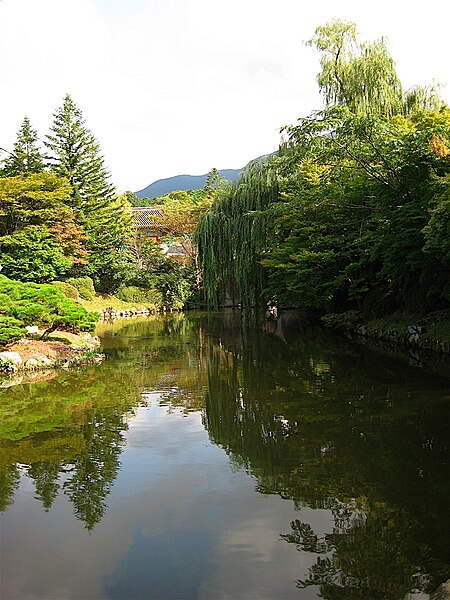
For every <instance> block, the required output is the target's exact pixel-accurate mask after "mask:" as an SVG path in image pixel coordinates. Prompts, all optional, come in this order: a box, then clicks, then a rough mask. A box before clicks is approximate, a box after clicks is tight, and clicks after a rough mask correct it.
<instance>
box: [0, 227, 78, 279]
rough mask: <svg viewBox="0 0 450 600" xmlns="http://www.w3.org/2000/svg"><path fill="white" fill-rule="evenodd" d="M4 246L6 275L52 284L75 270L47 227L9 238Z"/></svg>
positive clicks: (6, 238) (7, 236) (26, 231)
mask: <svg viewBox="0 0 450 600" xmlns="http://www.w3.org/2000/svg"><path fill="white" fill-rule="evenodd" d="M0 244H1V256H2V267H3V273H4V274H5V275H7V276H8V277H12V278H14V279H19V280H20V281H40V282H45V281H51V280H52V279H56V278H57V277H58V276H60V275H62V274H63V273H65V272H66V271H67V270H68V269H69V268H70V267H71V266H72V260H70V259H69V258H67V257H66V256H64V252H63V248H62V247H61V246H60V245H59V244H57V243H56V242H55V240H54V239H53V238H52V237H51V235H50V234H49V233H48V231H47V229H46V228H45V227H28V228H27V229H24V230H23V231H18V232H15V233H13V234H11V235H5V236H3V237H2V238H0Z"/></svg>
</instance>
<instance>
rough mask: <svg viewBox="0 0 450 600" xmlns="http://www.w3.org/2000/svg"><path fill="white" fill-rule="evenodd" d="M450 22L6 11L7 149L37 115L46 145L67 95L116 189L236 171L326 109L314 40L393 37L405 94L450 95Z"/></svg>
mask: <svg viewBox="0 0 450 600" xmlns="http://www.w3.org/2000/svg"><path fill="white" fill-rule="evenodd" d="M448 13H449V9H448V8H447V7H446V4H445V3H444V2H441V1H437V0H434V1H433V0H431V1H430V2H428V4H427V9H426V10H421V11H416V12H414V11H413V10H412V8H411V4H410V3H406V2H397V3H393V2H391V1H388V0H380V2H378V3H377V4H376V5H367V4H363V3H360V2H356V1H354V0H342V1H341V2H340V3H339V5H336V3H335V2H334V1H333V2H332V1H331V0H323V1H322V2H320V3H309V4H305V3H301V2H299V1H298V0H279V1H278V2H277V3H274V2H272V1H270V2H269V1H268V0H228V1H227V2H220V3H219V2H217V1H216V2H211V1H210V0H115V1H114V0H77V2H73V1H72V2H71V1H69V0H2V1H1V2H0V61H1V62H0V64H1V85H2V90H1V94H2V111H1V114H0V133H1V139H0V146H1V147H7V148H8V147H11V145H12V143H13V142H14V139H15V132H16V131H17V129H18V128H19V126H20V123H21V121H22V119H23V117H24V115H25V114H28V115H29V117H30V119H31V121H32V124H33V126H34V127H36V128H37V129H38V130H39V133H40V135H41V137H43V136H44V135H45V133H46V132H47V131H48V128H49V126H50V124H51V121H52V113H53V112H54V111H55V109H56V108H57V107H58V106H59V105H60V104H61V102H62V98H63V96H64V94H65V93H66V92H69V93H71V95H72V97H73V99H74V100H75V102H76V103H77V104H78V106H79V107H80V108H81V110H82V111H83V114H84V116H85V118H86V122H87V125H88V126H89V127H90V128H91V130H92V131H93V133H94V134H95V135H96V137H97V138H98V139H99V141H100V144H101V146H102V149H103V152H104V154H105V158H106V161H107V163H108V165H109V167H110V169H111V171H112V175H113V181H114V183H115V184H116V185H117V186H118V188H119V189H122V190H123V189H132V190H136V189H139V188H141V187H144V186H145V185H147V184H149V183H150V182H151V181H153V180H155V179H159V178H162V177H168V176H171V175H176V174H179V173H191V174H200V173H204V172H206V171H208V170H209V169H210V168H211V167H212V166H215V167H217V168H233V167H234V168H236V167H240V166H243V165H244V164H245V163H246V162H247V161H248V160H250V159H251V158H254V157H256V156H258V155H260V154H263V153H266V152H270V151H272V150H274V149H275V148H276V147H277V144H278V141H279V135H278V130H279V128H280V127H281V126H283V125H285V124H287V123H292V122H294V121H295V119H296V118H297V117H299V116H301V115H305V114H307V113H308V112H310V111H311V110H313V109H314V108H318V107H319V106H320V105H321V101H320V98H319V96H318V93H317V86H316V83H315V74H316V72H317V70H318V62H317V56H316V55H315V53H314V51H313V50H311V49H310V48H307V47H305V45H304V44H303V41H304V40H305V39H307V38H308V37H310V36H311V35H312V34H313V32H314V28H315V27H316V26H317V25H318V24H320V23H324V22H325V21H326V20H328V19H330V18H333V17H335V16H338V17H341V18H346V19H349V20H352V21H355V22H356V23H357V25H358V29H359V31H360V33H361V37H362V39H374V38H379V37H381V36H382V35H386V37H387V38H388V43H389V48H390V50H391V52H392V54H393V56H394V58H395V59H396V62H397V67H398V71H399V73H400V76H401V77H402V80H403V82H404V84H405V87H409V86H410V85H413V84H416V83H419V84H427V83H430V82H431V81H432V80H433V78H434V79H436V80H438V81H443V82H446V81H447V82H449V86H448V87H447V89H446V90H444V96H445V97H446V98H447V100H448V99H449V97H450V80H449V75H448V69H447V56H448V52H447V43H446V31H445V28H446V25H445V24H446V22H447V18H448V16H449V15H448Z"/></svg>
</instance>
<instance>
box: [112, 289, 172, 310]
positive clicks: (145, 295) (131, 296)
mask: <svg viewBox="0 0 450 600" xmlns="http://www.w3.org/2000/svg"><path fill="white" fill-rule="evenodd" d="M116 296H117V298H119V300H123V302H135V303H136V304H148V305H149V306H150V305H154V306H161V305H162V303H163V298H162V294H161V292H159V291H157V290H154V289H151V288H141V287H137V286H134V285H132V286H121V287H120V288H119V290H118V291H117V292H116Z"/></svg>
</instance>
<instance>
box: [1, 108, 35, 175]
mask: <svg viewBox="0 0 450 600" xmlns="http://www.w3.org/2000/svg"><path fill="white" fill-rule="evenodd" d="M3 165H4V166H3V169H2V174H3V175H4V176H5V177H16V176H17V175H28V174H30V173H42V171H43V170H44V158H43V156H42V154H41V152H40V150H39V148H38V135H37V131H36V130H34V129H33V128H32V127H31V123H30V119H29V118H28V117H24V119H23V122H22V125H21V127H20V129H19V131H18V132H17V141H16V143H15V144H14V149H13V151H12V152H11V153H10V154H9V155H8V157H7V158H6V159H5V160H4V161H3Z"/></svg>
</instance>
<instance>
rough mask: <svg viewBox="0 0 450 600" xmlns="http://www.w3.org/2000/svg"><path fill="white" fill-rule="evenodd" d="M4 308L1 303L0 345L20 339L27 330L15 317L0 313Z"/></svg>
mask: <svg viewBox="0 0 450 600" xmlns="http://www.w3.org/2000/svg"><path fill="white" fill-rule="evenodd" d="M0 284H1V282H0ZM4 308H5V307H4V305H3V304H2V309H1V312H0V347H1V346H5V345H6V344H9V343H10V342H15V341H16V340H20V339H21V338H23V337H25V335H26V332H27V331H26V329H25V325H24V323H23V322H22V321H20V320H19V319H15V318H14V317H11V316H10V315H4V314H2V312H3V310H4Z"/></svg>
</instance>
